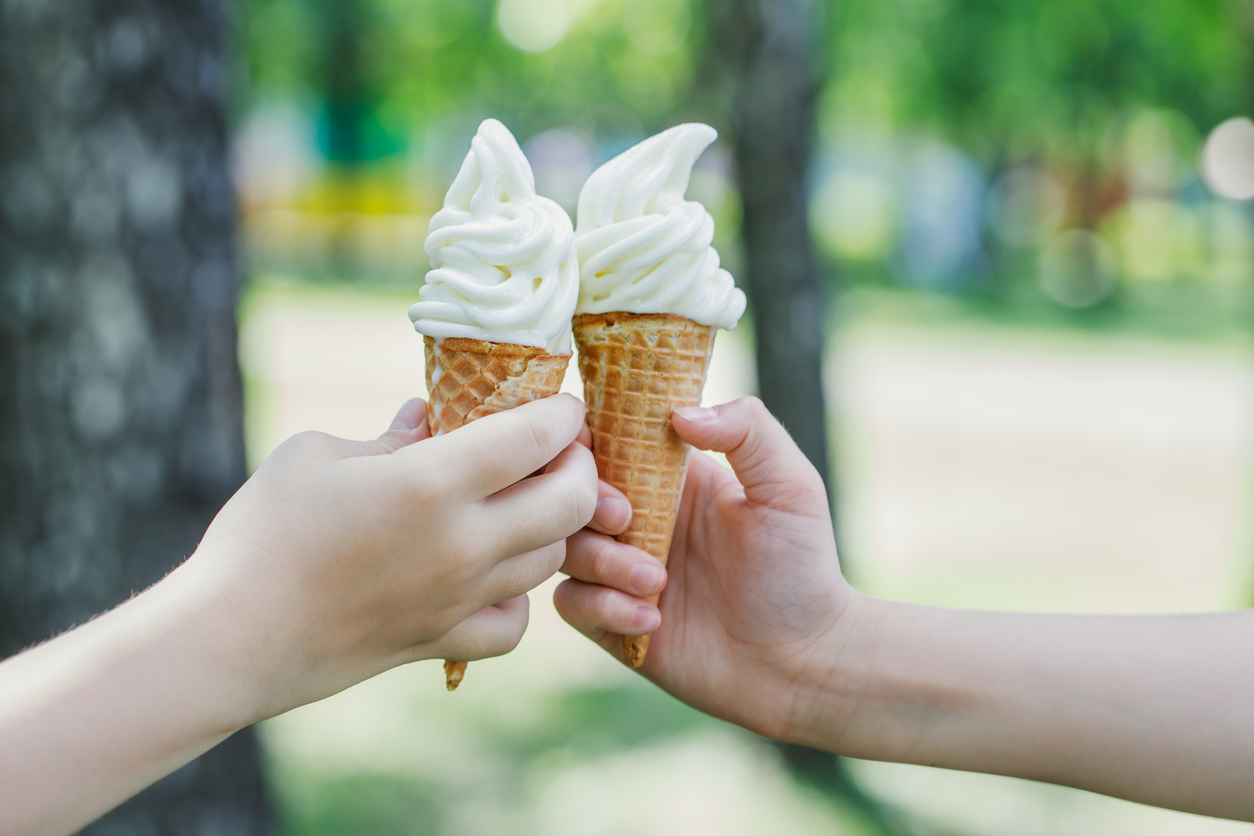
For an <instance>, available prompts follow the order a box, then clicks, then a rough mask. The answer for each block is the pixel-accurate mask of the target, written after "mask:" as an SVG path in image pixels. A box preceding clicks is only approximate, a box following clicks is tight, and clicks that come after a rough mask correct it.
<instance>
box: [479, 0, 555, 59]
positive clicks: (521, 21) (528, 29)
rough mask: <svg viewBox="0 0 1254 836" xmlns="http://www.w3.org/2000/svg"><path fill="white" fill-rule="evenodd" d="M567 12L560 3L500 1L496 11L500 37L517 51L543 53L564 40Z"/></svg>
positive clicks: (537, 0) (516, 0)
mask: <svg viewBox="0 0 1254 836" xmlns="http://www.w3.org/2000/svg"><path fill="white" fill-rule="evenodd" d="M570 18H571V15H570V10H569V9H568V8H567V5H566V3H565V2H563V0H501V5H500V6H498V7H497V10H496V20H497V25H498V26H500V28H501V34H502V35H504V36H505V40H507V41H509V42H510V43H511V44H513V45H514V46H516V47H518V48H519V49H522V50H526V51H527V52H544V51H545V50H548V49H552V48H553V47H555V46H557V44H558V43H559V42H560V41H561V40H562V38H564V37H566V31H567V30H568V29H569V28H570V24H571V20H570Z"/></svg>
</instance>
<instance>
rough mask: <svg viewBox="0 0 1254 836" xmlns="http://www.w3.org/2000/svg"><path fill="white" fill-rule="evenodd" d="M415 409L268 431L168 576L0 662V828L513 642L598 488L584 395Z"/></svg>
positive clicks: (121, 795)
mask: <svg viewBox="0 0 1254 836" xmlns="http://www.w3.org/2000/svg"><path fill="white" fill-rule="evenodd" d="M423 407H424V405H423V404H422V402H421V401H413V402H410V404H407V405H406V407H405V409H403V410H402V412H401V414H400V415H399V416H398V418H397V422H396V423H395V424H394V425H393V429H392V430H391V431H389V432H388V433H387V434H385V435H384V436H382V437H381V438H380V439H379V440H377V441H372V442H349V441H344V440H342V439H337V438H332V437H330V436H325V435H320V434H305V435H302V436H297V437H296V438H294V439H291V440H289V441H288V442H285V443H284V444H283V445H282V446H281V447H280V448H279V449H278V450H276V451H275V453H274V454H273V455H272V456H271V457H270V458H269V459H267V461H266V462H265V464H263V465H262V467H261V468H260V469H259V470H258V471H257V473H256V474H254V476H253V477H252V479H250V480H249V481H248V483H247V484H245V485H244V487H243V488H241V489H240V491H239V492H238V493H237V494H236V495H235V496H234V497H233V498H232V499H231V501H230V502H228V503H227V505H226V506H225V507H224V508H223V509H222V511H221V512H220V513H219V514H218V516H217V517H216V518H215V519H214V521H213V523H212V525H211V526H210V527H209V530H208V531H207V532H206V533H205V537H204V539H203V540H202V542H201V544H200V547H199V548H198V549H197V550H196V553H195V554H194V555H192V557H191V558H190V559H189V560H188V561H187V562H186V563H184V564H183V565H182V566H180V567H179V568H178V569H176V570H175V571H174V572H172V573H171V574H170V575H169V576H168V577H167V578H166V579H165V580H163V581H161V582H160V583H158V584H157V585H155V586H154V587H152V588H151V589H149V590H148V591H146V592H144V593H143V594H141V595H139V596H137V597H135V598H133V599H132V600H130V601H129V602H127V603H126V604H123V605H122V606H120V607H118V608H117V609H115V610H113V611H112V612H109V613H107V614H105V615H104V616H101V617H100V618H97V619H95V620H94V621H92V622H90V623H89V624H87V625H85V626H83V627H80V628H78V629H76V630H73V631H70V632H69V633H66V634H64V635H62V636H60V637H59V638H56V639H54V640H52V641H50V642H47V643H45V644H43V645H40V646H38V647H35V648H33V649H31V650H28V651H26V652H25V653H22V654H19V655H18V656H16V657H13V658H11V659H9V660H7V661H5V662H3V663H2V664H0V832H4V833H6V834H8V833H13V834H40V836H42V835H43V834H63V833H69V832H71V831H73V830H76V829H78V828H79V827H81V826H83V825H85V824H86V823H88V822H89V821H91V820H92V819H93V818H95V817H97V816H99V815H100V814H102V813H104V812H105V811H107V810H108V809H110V808H111V807H112V806H114V805H116V804H118V803H119V802H121V801H123V800H124V799H126V798H127V797H129V796H130V795H132V794H134V793H135V792H137V791H138V790H140V789H142V788H143V787H144V786H146V785H147V784H149V783H151V782H152V781H155V780H156V779H157V778H160V777H161V776H162V775H164V774H166V773H168V772H170V771H171V770H173V769H176V768H177V767H179V766H181V765H182V764H184V763H186V762H187V761H189V760H191V759H192V758H194V757H195V756H197V755H199V754H200V753H202V752H204V751H206V750H207V749H209V748H211V747H212V746H214V745H215V744H216V743H218V742H220V741H221V740H223V739H224V738H225V737H227V736H228V735H229V734H231V733H232V732H234V731H236V730H238V729H240V728H243V727H244V726H246V725H249V724H251V723H254V722H257V721H259V720H262V719H264V718H266V717H271V716H274V715H275V714H279V713H281V712H283V711H286V710H288V709H290V708H294V707H296V706H298V705H302V704H304V703H307V702H313V701H315V700H318V699H322V698H323V697H326V696H330V695H331V694H334V693H336V692H338V691H341V690H343V689H344V688H347V687H349V686H350V685H353V684H355V683H357V682H360V681H361V680H364V679H367V678H369V677H371V676H374V675H375V674H378V673H381V672H382V671H385V670H387V669H389V668H392V667H395V666H396V665H400V664H404V663H407V662H412V661H416V660H419V659H433V658H445V657H452V658H458V659H468V660H473V659H479V658H484V657H487V656H495V655H500V654H502V653H506V652H508V651H509V650H511V649H512V648H513V647H514V646H515V645H516V644H517V642H518V640H519V639H520V638H521V635H522V632H523V630H524V629H525V627H526V624H527V600H526V597H525V595H524V593H525V592H526V591H527V590H528V589H531V588H532V587H534V586H536V585H537V584H539V583H540V582H542V581H543V580H544V579H545V578H547V577H548V576H549V575H551V574H552V573H553V572H555V571H556V570H557V568H558V567H559V566H560V565H561V562H562V560H563V557H564V554H565V546H564V542H563V540H564V538H565V537H567V536H568V535H569V534H571V533H572V532H574V531H576V530H578V529H579V528H580V527H581V526H583V525H585V524H587V523H588V521H589V520H590V519H591V518H592V515H593V507H594V505H595V504H596V501H597V481H596V469H595V465H594V464H593V462H592V457H591V454H589V453H588V452H587V450H586V449H584V448H583V447H581V446H580V445H578V444H574V443H572V442H574V439H575V438H576V435H577V434H578V432H579V429H580V427H581V425H582V422H583V408H582V405H580V404H579V403H578V402H577V401H575V400H574V399H573V398H570V397H567V396H557V397H554V398H550V399H548V400H545V401H541V402H538V403H534V404H529V405H527V406H524V407H520V408H519V409H516V410H511V411H510V412H507V413H502V414H500V415H493V416H489V417H486V418H484V419H482V420H480V421H476V422H475V423H474V424H471V425H468V426H467V427H464V428H463V429H461V430H459V431H458V432H456V433H451V434H449V435H447V436H441V437H440V438H434V439H433V438H429V434H428V432H427V428H426V423H425V420H423V418H422V416H423V414H424V412H423ZM538 470H539V471H540V472H539V473H538V474H537V475H534V476H531V477H530V478H528V476H529V474H534V473H536V472H537V471H538ZM520 480H521V481H520Z"/></svg>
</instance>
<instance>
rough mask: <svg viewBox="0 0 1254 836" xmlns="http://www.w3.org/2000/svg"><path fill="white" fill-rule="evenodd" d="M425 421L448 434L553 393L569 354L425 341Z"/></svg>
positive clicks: (456, 669)
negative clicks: (426, 398)
mask: <svg viewBox="0 0 1254 836" xmlns="http://www.w3.org/2000/svg"><path fill="white" fill-rule="evenodd" d="M424 342H425V344H426V354H427V393H428V396H427V397H428V400H427V422H428V424H429V425H430V427H431V433H432V434H433V435H440V434H442V433H447V432H452V431H453V430H455V429H457V428H458V427H460V426H462V425H463V424H469V423H470V422H471V421H474V420H475V419H476V418H482V417H483V416H485V415H492V414H493V413H496V412H504V411H505V410H507V409H513V408H514V407H516V406H522V405H523V404H525V403H530V402H531V401H537V400H540V399H541V398H547V397H549V396H550V395H556V394H557V393H558V391H559V390H561V388H562V378H563V377H565V375H566V366H567V364H569V363H570V355H569V354H557V355H554V354H549V353H547V352H546V351H545V350H544V349H542V348H533V347H532V346H526V345H513V344H511V343H493V342H487V341H485V340H470V339H462V338H457V337H450V338H448V339H444V340H436V339H435V338H433V337H425V338H424ZM465 674H466V663H465V662H459V661H453V660H449V661H446V662H445V663H444V678H445V686H446V687H447V688H448V689H449V690H450V691H453V690H456V688H457V686H458V685H460V684H461V681H462V677H463V676H465Z"/></svg>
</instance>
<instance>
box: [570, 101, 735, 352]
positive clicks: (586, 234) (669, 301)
mask: <svg viewBox="0 0 1254 836" xmlns="http://www.w3.org/2000/svg"><path fill="white" fill-rule="evenodd" d="M717 136H718V133H717V132H716V131H715V130H714V129H713V128H711V127H710V126H709V125H702V124H700V123H690V124H685V125H676V126H675V127H673V128H671V129H669V130H666V131H663V132H662V133H660V134H657V135H656V136H652V137H649V138H648V139H646V140H645V141H644V142H641V143H640V144H639V145H636V146H634V147H632V148H629V149H627V150H626V151H624V152H623V153H622V154H619V155H618V156H617V157H615V158H614V159H612V160H610V161H609V162H607V163H606V164H605V165H603V166H601V167H600V168H598V169H597V170H596V171H594V172H593V173H592V176H591V177H589V178H588V182H587V183H585V184H584V187H583V191H581V192H580V193H579V217H578V224H577V227H576V229H577V234H576V239H577V241H578V247H579V264H580V271H579V285H580V287H579V305H578V308H577V312H578V313H607V312H610V311H627V312H629V313H671V314H678V315H680V316H684V317H687V318H688V319H691V320H693V321H694V322H698V323H700V324H702V325H710V326H714V327H718V328H725V329H727V330H731V329H732V328H735V327H736V323H737V322H738V321H739V320H740V315H741V314H743V313H744V311H745V295H744V293H743V292H742V291H740V290H739V289H737V288H736V284H735V282H734V281H733V280H732V277H731V274H730V273H728V272H727V271H726V270H724V269H722V268H721V267H720V266H719V258H718V252H717V251H716V250H715V249H714V248H713V247H712V246H710V244H711V242H712V241H713V240H714V219H713V218H712V217H710V213H709V212H707V211H706V210H705V207H704V206H702V205H701V204H700V203H698V202H696V201H693V200H684V192H685V191H687V189H688V180H689V178H690V177H691V175H692V167H693V165H694V164H695V163H696V161H697V157H699V156H701V152H702V151H704V150H705V149H706V147H707V146H709V144H710V143H711V142H713V141H714V140H715V138H717Z"/></svg>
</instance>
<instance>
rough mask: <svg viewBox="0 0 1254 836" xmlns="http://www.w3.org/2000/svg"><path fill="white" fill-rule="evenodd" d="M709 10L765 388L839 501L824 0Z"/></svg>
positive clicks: (798, 758)
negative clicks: (826, 212) (811, 200)
mask: <svg viewBox="0 0 1254 836" xmlns="http://www.w3.org/2000/svg"><path fill="white" fill-rule="evenodd" d="M706 8H707V10H708V13H709V15H710V20H711V26H710V32H709V38H708V40H709V49H708V57H709V60H710V62H711V63H713V64H714V65H716V74H718V75H721V77H722V78H721V79H720V80H722V81H724V82H725V83H726V86H727V90H726V92H727V93H728V94H729V101H728V102H727V103H726V104H727V107H728V108H729V109H730V114H731V127H732V132H733V136H734V143H735V156H736V169H737V174H738V179H739V184H740V196H741V201H742V205H743V220H742V225H741V241H742V243H743V246H744V251H745V270H744V272H743V275H742V276H741V279H742V280H743V281H744V284H745V287H746V289H747V291H748V295H749V300H750V304H751V306H752V310H753V320H754V335H755V337H756V340H757V361H758V389H759V391H760V392H761V395H762V400H763V402H764V403H765V404H766V406H767V408H769V409H770V410H771V412H772V413H774V415H775V416H776V417H777V418H779V419H780V421H781V422H782V423H783V424H784V426H785V427H787V428H788V431H789V433H790V434H791V435H792V437H793V440H794V441H796V442H797V445H798V446H799V447H800V448H801V450H802V452H803V453H805V455H806V457H807V458H808V459H809V460H810V462H811V464H813V465H814V466H815V467H816V468H817V469H818V471H819V474H820V475H822V477H823V482H824V484H825V485H827V486H828V496H829V500H830V499H834V497H833V496H832V493H833V480H832V479H831V478H830V474H829V461H828V445H827V415H826V406H825V403H824V396H823V371H822V364H823V338H824V334H825V332H826V330H827V321H826V313H827V312H826V307H825V304H824V293H823V282H822V279H821V277H820V275H819V269H818V263H817V260H816V259H815V256H814V250H813V248H812V246H811V243H810V227H809V215H808V206H807V197H808V194H807V183H808V178H809V172H810V162H811V159H812V145H813V138H814V105H815V98H816V96H817V94H818V91H819V88H820V84H821V81H822V72H821V70H820V61H819V50H820V47H821V45H822V40H821V39H822V37H823V35H824V32H825V30H824V26H823V21H822V14H821V12H822V9H821V8H820V4H819V3H818V2H817V0H708V2H707V3H706ZM712 87H713V88H714V89H717V88H718V84H717V82H712ZM835 510H836V509H835V503H834V502H832V513H833V515H834V514H835ZM776 746H777V748H778V749H779V751H780V753H781V754H782V755H783V756H784V759H785V761H786V762H787V763H788V765H789V767H790V768H791V769H792V770H793V771H794V772H795V773H797V774H798V775H800V776H802V777H803V778H804V779H805V780H806V781H808V782H810V783H811V784H813V785H814V786H816V787H819V788H821V789H823V790H825V791H827V792H829V793H831V794H833V795H834V796H836V797H839V798H841V799H842V800H843V801H844V802H845V803H847V804H849V805H850V806H852V807H853V808H854V809H855V810H857V812H858V813H859V814H860V815H861V816H862V818H863V819H864V821H865V822H866V824H867V826H868V827H869V828H871V829H872V830H873V831H876V832H879V833H886V834H887V833H898V832H902V830H901V826H900V824H898V823H897V822H896V821H895V819H894V818H893V816H892V815H891V813H890V812H889V811H887V810H885V809H884V808H883V806H882V805H881V804H879V802H878V801H876V800H875V799H874V798H872V797H870V796H868V795H867V794H866V793H864V792H863V791H862V790H861V789H860V788H859V787H858V786H857V785H856V784H855V783H854V782H853V780H852V779H851V777H850V776H849V774H848V772H847V771H846V770H845V768H844V763H843V762H842V761H841V760H840V759H839V758H837V757H835V756H833V755H832V754H831V753H829V752H821V751H819V750H816V749H811V748H809V747H806V746H798V745H796V744H791V743H777V744H776Z"/></svg>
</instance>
